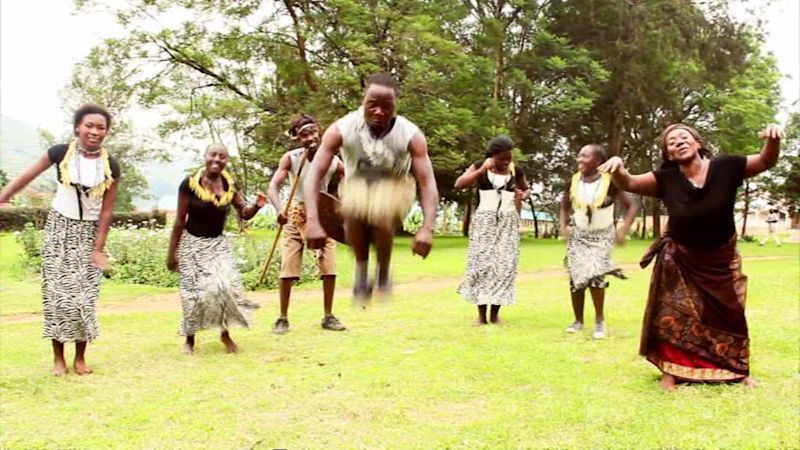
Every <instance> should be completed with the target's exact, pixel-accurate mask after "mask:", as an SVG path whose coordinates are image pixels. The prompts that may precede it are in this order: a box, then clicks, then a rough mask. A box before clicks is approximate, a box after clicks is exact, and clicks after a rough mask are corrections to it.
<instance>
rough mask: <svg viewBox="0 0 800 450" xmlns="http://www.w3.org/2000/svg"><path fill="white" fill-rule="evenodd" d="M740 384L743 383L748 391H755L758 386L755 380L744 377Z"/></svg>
mask: <svg viewBox="0 0 800 450" xmlns="http://www.w3.org/2000/svg"><path fill="white" fill-rule="evenodd" d="M742 383H744V385H745V386H747V387H748V388H750V389H755V388H756V386H758V382H757V381H756V379H755V378H752V377H744V380H742Z"/></svg>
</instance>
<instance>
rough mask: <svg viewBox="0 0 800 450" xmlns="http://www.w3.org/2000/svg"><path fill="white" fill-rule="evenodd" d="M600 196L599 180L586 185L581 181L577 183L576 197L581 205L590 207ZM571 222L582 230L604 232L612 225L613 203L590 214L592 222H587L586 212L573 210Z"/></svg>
mask: <svg viewBox="0 0 800 450" xmlns="http://www.w3.org/2000/svg"><path fill="white" fill-rule="evenodd" d="M598 195H600V178H598V179H596V180H594V181H592V182H590V183H587V182H585V181H583V180H582V179H581V180H579V181H578V192H577V193H576V197H577V198H579V199H580V200H581V201H582V202H583V203H585V204H587V205H591V204H593V203H594V201H595V199H597V196H598ZM572 220H573V222H574V224H575V226H576V227H578V228H580V229H582V230H604V229H606V228H608V227H610V226H611V225H612V224H613V223H614V203H611V204H610V205H608V206H606V207H605V208H597V210H596V211H593V212H592V221H591V222H589V216H588V215H587V214H586V210H585V209H584V210H580V209H577V208H574V209H573V212H572Z"/></svg>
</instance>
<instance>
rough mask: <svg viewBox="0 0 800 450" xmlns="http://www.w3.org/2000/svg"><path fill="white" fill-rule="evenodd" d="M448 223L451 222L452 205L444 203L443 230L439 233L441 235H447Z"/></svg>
mask: <svg viewBox="0 0 800 450" xmlns="http://www.w3.org/2000/svg"><path fill="white" fill-rule="evenodd" d="M448 222H450V203H449V202H444V205H443V206H442V230H441V231H440V232H439V233H440V234H443V235H445V234H447V226H448V225H449V223H448Z"/></svg>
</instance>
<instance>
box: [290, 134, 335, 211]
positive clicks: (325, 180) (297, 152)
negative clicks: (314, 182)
mask: <svg viewBox="0 0 800 450" xmlns="http://www.w3.org/2000/svg"><path fill="white" fill-rule="evenodd" d="M304 154H305V149H303V147H300V148H296V149H294V150H291V151H290V152H289V160H290V161H291V162H292V167H291V168H290V169H289V182H290V183H294V179H295V178H297V171H298V170H299V169H300V162H301V160H302V159H303V155H304ZM339 161H341V160H340V159H339V157H338V156H336V155H334V156H333V159H332V160H331V165H330V166H328V170H327V171H326V172H325V176H324V177H322V180H320V182H319V190H321V191H326V190H328V184H329V183H330V182H331V177H333V174H334V173H336V167H338V166H339ZM310 164H311V162H310V161H306V163H305V164H303V170H302V172H300V182H301V183H302V184H301V185H300V186H298V187H297V189H296V190H295V191H294V199H293V200H292V203H295V204H297V203H303V198H304V196H303V184H305V181H306V175H308V170H309V169H308V166H309V165H310Z"/></svg>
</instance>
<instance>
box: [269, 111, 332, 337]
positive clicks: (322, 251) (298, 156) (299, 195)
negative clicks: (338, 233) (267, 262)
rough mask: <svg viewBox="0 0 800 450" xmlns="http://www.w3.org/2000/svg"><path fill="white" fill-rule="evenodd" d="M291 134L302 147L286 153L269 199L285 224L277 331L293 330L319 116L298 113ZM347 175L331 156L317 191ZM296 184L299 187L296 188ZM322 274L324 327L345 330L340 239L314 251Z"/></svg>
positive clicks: (318, 137)
mask: <svg viewBox="0 0 800 450" xmlns="http://www.w3.org/2000/svg"><path fill="white" fill-rule="evenodd" d="M288 133H289V136H291V137H292V138H293V139H297V140H299V141H300V144H301V145H302V147H300V148H296V149H294V150H290V151H288V152H286V153H285V154H284V155H283V157H281V160H280V163H279V164H278V169H277V170H276V171H275V174H274V175H273V177H272V181H271V182H270V184H269V201H270V203H271V204H272V206H274V207H275V209H276V210H277V211H278V223H279V224H281V226H282V227H283V236H284V238H283V247H282V251H281V273H280V279H281V280H280V291H279V292H280V302H281V315H280V317H279V318H278V320H277V321H275V325H274V326H273V328H272V332H273V333H276V334H285V333H287V332H288V331H289V319H288V318H287V315H288V312H289V297H290V296H291V293H292V285H293V284H294V283H295V281H296V280H299V279H300V276H301V275H302V273H303V247H304V244H305V242H304V241H305V228H306V211H305V205H304V195H303V181H304V180H305V179H306V178H307V174H308V173H309V172H310V169H311V167H310V166H311V161H313V159H314V156H315V155H316V153H317V147H319V143H320V125H319V122H317V120H316V119H314V118H313V117H311V116H309V115H306V114H303V113H301V114H298V115H296V116H294V117H293V118H292V120H291V123H290V126H289V131H288ZM343 174H344V165H343V164H342V161H341V160H340V159H339V158H338V157H336V156H334V158H332V159H330V160H329V162H328V165H327V167H326V169H325V172H324V174H323V176H322V177H320V178H321V179H320V182H319V185H318V186H317V188H316V189H315V191H316V192H319V191H320V190H322V191H327V189H328V184H329V183H330V181H331V178H332V177H333V176H334V175H337V176H339V177H341V176H342V175H343ZM287 175H288V176H289V179H290V182H291V184H292V186H293V189H292V192H293V193H294V195H293V196H292V197H290V198H289V199H287V202H289V207H288V208H287V209H284V208H283V207H282V205H281V199H280V194H279V191H280V189H281V187H282V186H283V183H284V181H286V177H287ZM295 185H296V187H295ZM314 253H315V259H316V261H317V267H318V268H319V274H320V277H321V278H322V292H323V299H324V301H323V304H324V309H325V317H323V319H322V328H324V329H326V330H334V331H343V330H345V329H346V328H345V326H344V325H342V323H341V322H339V319H337V318H336V316H334V315H333V313H332V310H333V293H334V290H335V287H336V241H335V240H333V239H331V238H328V239H327V240H326V241H325V242H324V243H323V245H322V246H321V247H320V248H319V249H316V250H314Z"/></svg>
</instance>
